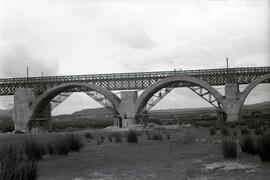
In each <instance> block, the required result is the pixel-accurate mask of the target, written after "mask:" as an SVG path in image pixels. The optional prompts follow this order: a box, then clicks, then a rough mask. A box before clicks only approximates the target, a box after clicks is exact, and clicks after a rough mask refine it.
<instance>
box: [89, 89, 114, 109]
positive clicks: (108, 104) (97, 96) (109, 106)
mask: <svg viewBox="0 0 270 180" xmlns="http://www.w3.org/2000/svg"><path fill="white" fill-rule="evenodd" d="M84 93H85V94H87V95H88V96H89V97H91V98H93V99H94V100H95V101H97V102H98V103H99V104H100V105H102V106H103V107H105V108H106V109H108V110H110V111H114V108H113V105H112V103H111V102H110V101H109V100H108V99H106V98H105V97H104V96H103V95H102V94H100V93H98V92H96V91H88V92H84Z"/></svg>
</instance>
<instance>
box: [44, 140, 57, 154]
mask: <svg viewBox="0 0 270 180" xmlns="http://www.w3.org/2000/svg"><path fill="white" fill-rule="evenodd" d="M46 146H47V147H46V151H47V154H49V155H50V156H52V155H55V154H57V150H56V147H55V144H54V143H53V142H48V143H47V144H46Z"/></svg>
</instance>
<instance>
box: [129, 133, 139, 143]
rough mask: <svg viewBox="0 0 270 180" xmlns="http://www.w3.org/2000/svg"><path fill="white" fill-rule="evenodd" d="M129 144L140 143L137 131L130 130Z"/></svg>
mask: <svg viewBox="0 0 270 180" xmlns="http://www.w3.org/2000/svg"><path fill="white" fill-rule="evenodd" d="M127 142H128V143H138V135H137V133H136V131H134V130H129V131H128V133H127Z"/></svg>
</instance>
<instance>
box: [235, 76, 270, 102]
mask: <svg viewBox="0 0 270 180" xmlns="http://www.w3.org/2000/svg"><path fill="white" fill-rule="evenodd" d="M267 79H270V74H266V75H263V76H261V77H259V78H257V79H255V80H254V81H252V82H251V83H250V84H249V85H248V86H247V87H246V88H245V90H244V91H243V92H241V95H240V104H241V107H242V106H243V104H244V102H245V100H246V98H247V97H248V95H249V93H250V92H251V91H252V90H253V89H254V88H255V87H256V86H257V85H258V84H260V83H261V82H263V81H265V80H267Z"/></svg>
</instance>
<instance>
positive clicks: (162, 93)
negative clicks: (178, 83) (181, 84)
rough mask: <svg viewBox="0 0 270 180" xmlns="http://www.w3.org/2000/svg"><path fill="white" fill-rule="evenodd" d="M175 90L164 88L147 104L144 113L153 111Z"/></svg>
mask: <svg viewBox="0 0 270 180" xmlns="http://www.w3.org/2000/svg"><path fill="white" fill-rule="evenodd" d="M173 89H174V88H173V87H168V88H163V89H161V90H160V91H158V92H157V93H155V94H154V95H153V96H152V98H151V99H150V100H149V101H148V103H147V104H146V107H145V108H144V112H145V111H149V110H150V109H152V108H153V107H154V106H155V105H156V104H157V103H158V102H159V101H160V100H161V99H163V98H164V97H165V96H167V95H168V94H169V93H170V92H171V91H172V90H173Z"/></svg>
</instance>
